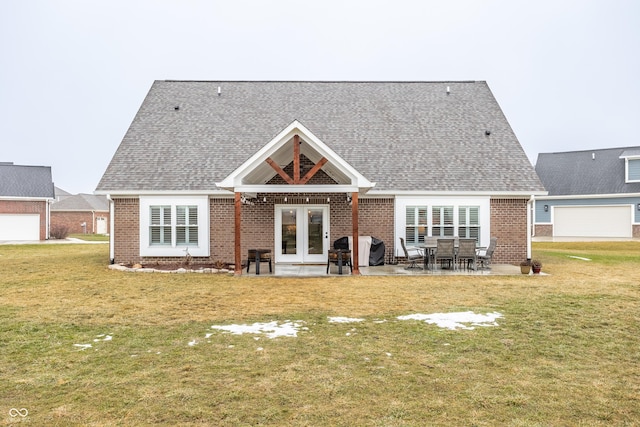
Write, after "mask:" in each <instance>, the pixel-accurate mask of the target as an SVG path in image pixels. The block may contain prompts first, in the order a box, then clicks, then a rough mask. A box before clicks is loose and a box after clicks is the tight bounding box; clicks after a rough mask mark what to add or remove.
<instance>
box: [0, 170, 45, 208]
mask: <svg viewBox="0 0 640 427" xmlns="http://www.w3.org/2000/svg"><path fill="white" fill-rule="evenodd" d="M0 197H19V198H38V199H40V198H51V199H53V197H54V190H53V181H52V180H51V167H49V166H21V165H14V164H13V163H0Z"/></svg>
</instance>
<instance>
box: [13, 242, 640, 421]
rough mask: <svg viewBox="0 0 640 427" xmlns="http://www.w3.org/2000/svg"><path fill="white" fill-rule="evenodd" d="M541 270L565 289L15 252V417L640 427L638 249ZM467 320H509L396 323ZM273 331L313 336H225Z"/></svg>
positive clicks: (547, 254)
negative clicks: (146, 265)
mask: <svg viewBox="0 0 640 427" xmlns="http://www.w3.org/2000/svg"><path fill="white" fill-rule="evenodd" d="M534 256H535V257H536V258H538V259H540V260H541V261H542V262H543V272H546V273H548V274H549V275H547V276H539V277H534V276H499V277H498V276H496V277H488V276H483V277H479V276H447V277H445V276H423V277H420V276H409V277H407V276H403V277H375V276H369V277H348V276H346V277H335V276H333V277H330V278H315V279H309V278H276V277H261V278H256V277H255V276H254V277H250V276H242V277H233V276H227V275H204V274H195V273H194V274H162V273H153V274H150V273H127V272H117V271H111V270H109V269H108V268H107V262H108V245H73V244H66V245H15V246H11V245H9V246H0V277H1V278H2V279H1V280H0V349H1V351H0V413H1V414H2V415H0V419H2V421H4V423H6V424H14V423H16V424H17V423H27V424H30V425H38V426H40V425H47V426H51V425H53V426H55V425H59V426H73V425H78V426H80V425H83V426H84V425H96V426H102V425H112V426H116V425H117V426H120V425H152V424H157V425H197V426H203V425H216V426H243V425H247V426H249V425H268V426H283V425H293V426H323V425H331V426H365V425H367V426H424V425H443V426H445V425H446V426H451V425H465V426H498V425H500V426H502V425H507V426H550V425H553V426H594V425H595V426H611V425H615V426H622V425H624V426H631V425H640V421H638V420H640V338H639V337H640V289H639V285H638V282H639V280H638V277H639V275H638V270H639V267H640V242H620V243H580V244H558V243H544V244H542V243H539V244H535V246H534ZM575 257H579V258H575ZM582 258H588V259H589V260H584V259H582ZM466 311H473V312H475V313H478V314H486V313H494V312H497V313H500V315H502V317H500V318H498V319H497V326H477V327H475V328H474V329H456V330H449V329H444V328H442V327H439V326H437V325H434V324H427V323H425V322H423V321H417V320H398V316H403V315H408V314H433V313H454V312H466ZM333 316H345V317H349V318H360V319H363V321H360V322H353V323H332V322H330V321H329V318H330V317H333ZM274 321H275V322H277V323H278V325H283V324H286V323H287V322H288V321H290V322H292V323H293V322H295V324H297V325H298V329H297V336H296V337H290V336H281V337H277V338H273V339H271V338H268V337H267V336H266V335H265V334H249V333H245V334H239V335H234V334H230V333H226V332H225V331H222V330H218V329H213V328H212V326H213V325H216V326H230V325H244V324H247V325H251V324H253V323H255V322H274ZM22 408H24V409H26V410H27V411H28V415H27V416H26V417H22V415H24V414H25V412H22V413H21V414H20V413H18V411H17V410H21V409H22Z"/></svg>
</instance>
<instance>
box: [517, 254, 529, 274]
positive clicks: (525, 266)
mask: <svg viewBox="0 0 640 427" xmlns="http://www.w3.org/2000/svg"><path fill="white" fill-rule="evenodd" d="M530 271H531V258H527V259H526V260H524V261H522V262H521V263H520V272H521V273H522V274H529V272H530Z"/></svg>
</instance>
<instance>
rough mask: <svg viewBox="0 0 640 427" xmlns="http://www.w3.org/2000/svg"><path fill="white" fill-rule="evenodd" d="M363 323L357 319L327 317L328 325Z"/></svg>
mask: <svg viewBox="0 0 640 427" xmlns="http://www.w3.org/2000/svg"><path fill="white" fill-rule="evenodd" d="M356 322H364V319H360V318H357V317H329V323H356Z"/></svg>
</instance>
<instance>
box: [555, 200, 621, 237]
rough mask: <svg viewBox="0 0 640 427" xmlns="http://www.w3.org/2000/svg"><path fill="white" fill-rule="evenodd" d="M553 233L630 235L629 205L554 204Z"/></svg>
mask: <svg viewBox="0 0 640 427" xmlns="http://www.w3.org/2000/svg"><path fill="white" fill-rule="evenodd" d="M553 235H554V236H557V237H631V236H632V230H631V208H630V207H629V206H556V207H555V208H554V209H553Z"/></svg>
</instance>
